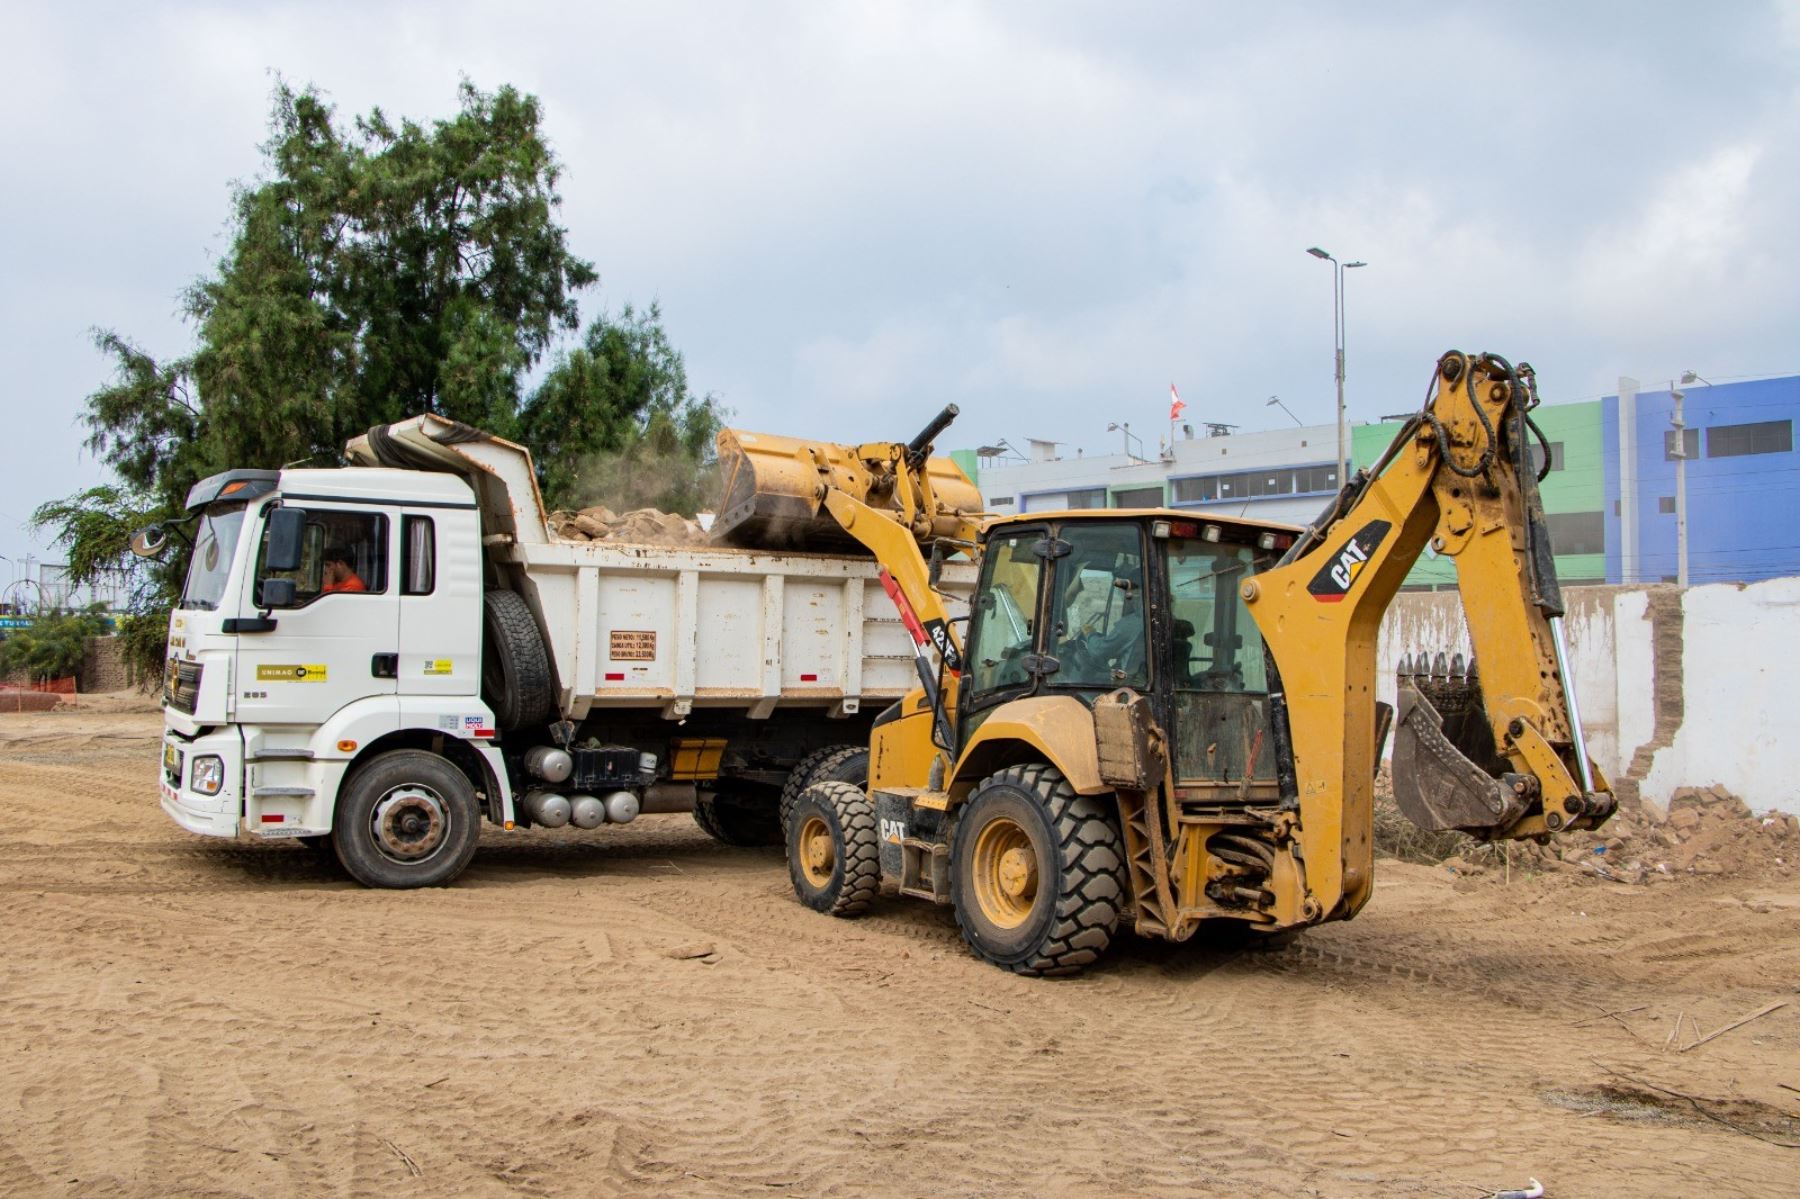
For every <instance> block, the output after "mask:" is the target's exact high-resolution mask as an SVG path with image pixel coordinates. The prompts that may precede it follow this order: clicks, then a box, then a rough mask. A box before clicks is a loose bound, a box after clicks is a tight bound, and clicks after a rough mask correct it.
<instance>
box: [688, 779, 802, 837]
mask: <svg viewBox="0 0 1800 1199" xmlns="http://www.w3.org/2000/svg"><path fill="white" fill-rule="evenodd" d="M694 823H695V824H697V825H699V826H700V830H701V831H702V832H704V833H705V834H706V835H707V836H709V837H711V838H712V839H713V840H715V841H718V842H720V843H722V844H725V845H735V846H738V847H740V848H743V847H748V846H759V845H780V844H781V815H780V811H779V809H778V807H777V801H776V798H775V796H774V795H773V794H770V793H769V792H768V791H765V792H763V793H761V794H758V793H755V792H745V791H702V792H700V794H699V795H697V796H695V797H694Z"/></svg>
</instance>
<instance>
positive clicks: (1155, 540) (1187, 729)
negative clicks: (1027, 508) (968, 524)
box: [959, 510, 1297, 801]
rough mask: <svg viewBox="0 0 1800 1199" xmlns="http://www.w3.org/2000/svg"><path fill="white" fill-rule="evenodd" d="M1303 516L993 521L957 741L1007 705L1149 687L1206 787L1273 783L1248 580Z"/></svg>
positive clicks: (1207, 794) (1151, 513) (1120, 515)
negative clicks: (1290, 519) (1291, 520)
mask: <svg viewBox="0 0 1800 1199" xmlns="http://www.w3.org/2000/svg"><path fill="white" fill-rule="evenodd" d="M1296 532H1297V530H1294V529H1291V528H1288V527H1286V526H1281V525H1273V524H1269V523H1265V522H1259V521H1224V520H1212V521H1209V520H1200V519H1196V518H1195V516H1194V515H1193V514H1191V513H1182V512H1173V511H1164V510H1147V511H1108V512H1097V511H1085V512H1067V513H1047V514H1044V515H1042V516H1036V515H1034V516H1026V517H1019V518H1015V519H1012V520H1006V521H1001V522H997V523H996V524H994V525H991V526H990V527H989V528H988V529H987V531H986V538H985V542H984V552H983V554H982V565H981V578H980V582H979V583H978V585H977V587H976V601H975V605H974V611H973V614H972V617H971V626H970V630H969V638H968V647H969V648H968V653H967V655H966V656H967V659H968V668H967V674H966V678H965V682H964V691H963V696H962V702H961V705H960V708H961V711H960V720H961V728H960V729H959V740H960V741H961V742H962V743H965V744H966V743H967V741H968V739H969V737H971V736H972V735H973V734H974V732H975V731H976V730H977V729H978V728H980V726H981V724H982V723H983V722H984V721H986V720H987V719H989V718H990V717H991V716H992V715H993V713H994V712H996V711H997V710H999V709H1000V708H1001V707H1002V706H1003V705H1005V704H1007V703H1010V702H1012V701H1015V700H1019V699H1025V698H1029V697H1033V696H1040V695H1072V696H1074V697H1076V698H1078V699H1080V700H1081V701H1082V702H1083V703H1085V704H1088V705H1090V706H1091V705H1092V704H1093V702H1094V701H1095V700H1096V699H1097V698H1099V697H1100V696H1102V695H1105V694H1108V693H1110V692H1113V691H1117V690H1119V689H1120V688H1129V689H1130V690H1132V691H1135V692H1138V693H1139V694H1142V695H1145V696H1148V697H1149V699H1150V701H1151V705H1152V712H1153V713H1154V715H1155V718H1156V721H1157V723H1158V724H1159V725H1160V726H1161V727H1162V728H1163V729H1164V730H1166V731H1167V732H1168V733H1169V736H1170V740H1171V743H1172V744H1173V745H1174V747H1175V763H1174V766H1175V778H1176V782H1177V784H1178V787H1181V788H1182V789H1184V790H1186V791H1187V792H1189V793H1190V794H1191V795H1192V797H1193V798H1195V799H1196V800H1201V801H1204V800H1207V799H1211V798H1219V799H1221V800H1223V799H1234V800H1237V801H1243V800H1246V799H1251V798H1263V792H1264V791H1269V792H1270V793H1272V792H1273V788H1274V785H1275V763H1274V747H1273V744H1272V740H1271V738H1270V736H1269V733H1268V711H1267V709H1268V693H1269V682H1268V673H1267V667H1266V658H1265V655H1264V652H1263V643H1262V638H1261V636H1260V634H1259V633H1258V631H1257V627H1256V624H1255V622H1254V621H1253V620H1252V619H1251V617H1250V614H1249V611H1248V609H1247V608H1246V606H1245V604H1244V601H1243V598H1242V596H1241V593H1240V588H1241V586H1242V584H1243V582H1244V581H1245V580H1246V579H1248V578H1249V577H1250V576H1251V575H1253V574H1255V573H1257V572H1258V571H1261V570H1264V569H1267V568H1268V567H1270V566H1273V565H1274V563H1275V561H1276V559H1277V558H1278V557H1279V556H1280V554H1281V552H1282V551H1283V550H1285V549H1286V548H1287V546H1288V545H1291V544H1292V539H1293V537H1294V535H1295V533H1296Z"/></svg>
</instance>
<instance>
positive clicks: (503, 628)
mask: <svg viewBox="0 0 1800 1199" xmlns="http://www.w3.org/2000/svg"><path fill="white" fill-rule="evenodd" d="M481 611H482V633H483V638H482V653H481V698H482V699H483V700H485V701H486V703H487V706H488V707H490V708H492V709H493V710H494V720H495V722H496V723H498V724H499V726H500V731H501V732H512V731H513V730H514V729H521V728H525V727H527V726H529V725H536V724H544V723H547V722H548V721H549V719H550V716H551V713H552V712H553V711H554V710H555V704H556V690H555V687H554V685H553V684H552V683H551V681H550V658H549V655H548V654H546V653H545V652H544V639H543V637H542V636H540V635H539V634H538V627H537V621H535V620H533V619H532V617H531V607H530V605H528V604H526V602H525V597H524V596H522V595H520V594H519V593H518V592H516V591H489V592H487V593H486V594H485V595H483V596H482V598H481Z"/></svg>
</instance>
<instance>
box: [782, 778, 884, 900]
mask: <svg viewBox="0 0 1800 1199" xmlns="http://www.w3.org/2000/svg"><path fill="white" fill-rule="evenodd" d="M791 815H792V819H791V821H790V822H789V828H788V842H787V858H788V877H790V878H791V879H793V881H794V894H795V895H797V896H798V897H799V899H800V902H801V903H803V904H805V905H806V906H807V907H809V908H811V909H813V910H814V911H815V912H826V913H828V914H830V915H833V916H860V915H861V914H862V913H863V912H865V911H867V910H868V907H869V902H870V901H871V900H873V899H874V898H875V895H876V893H877V892H878V891H879V890H880V889H881V854H880V849H881V847H880V844H879V843H878V841H877V840H876V836H875V808H874V805H872V804H870V803H869V797H868V796H867V795H865V794H864V793H863V789H862V788H861V787H858V786H856V785H855V784H854V783H838V782H826V783H815V784H814V785H813V786H811V787H808V788H807V789H806V790H805V791H803V792H801V793H800V797H799V799H797V800H796V801H795V802H794V808H793V812H792V814H791Z"/></svg>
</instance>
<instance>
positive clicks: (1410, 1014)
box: [0, 710, 1800, 1199]
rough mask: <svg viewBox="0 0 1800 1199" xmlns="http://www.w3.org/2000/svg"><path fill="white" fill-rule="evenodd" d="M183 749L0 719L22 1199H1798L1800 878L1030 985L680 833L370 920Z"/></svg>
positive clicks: (900, 920)
mask: <svg viewBox="0 0 1800 1199" xmlns="http://www.w3.org/2000/svg"><path fill="white" fill-rule="evenodd" d="M161 727H162V726H161V720H160V718H159V717H158V715H157V714H156V713H155V712H154V711H144V712H137V713H133V712H120V713H114V712H82V711H79V710H76V711H69V712H52V713H43V714H37V715H23V716H0V903H4V905H5V910H6V918H5V919H4V920H0V995H3V996H4V1013H5V1017H4V1019H0V1061H4V1062H5V1063H6V1067H5V1069H3V1070H0V1194H4V1195H41V1194H53V1195H63V1194H69V1195H116V1196H138V1195H143V1196H160V1195H172V1194H192V1193H199V1192H204V1193H206V1194H209V1195H221V1196H224V1195H244V1196H251V1195H254V1196H285V1195H296V1196H302V1195H305V1196H310V1195H340V1194H342V1195H387V1194H400V1195H412V1194H417V1195H427V1194H429V1195H500V1196H506V1195H517V1196H537V1195H622V1196H640V1195H641V1196H646V1197H650V1196H655V1197H658V1199H662V1197H665V1196H706V1197H711V1196H719V1197H724V1196H735V1195H745V1194H750V1195H771V1196H807V1197H813V1196H818V1197H821V1199H826V1197H837V1196H863V1195H902V1196H904V1195H924V1194H931V1195H943V1196H965V1195H967V1196H977V1195H979V1196H997V1197H998V1196H1012V1195H1033V1196H1037V1195H1045V1196H1062V1195H1134V1196H1136V1195H1152V1196H1154V1195H1169V1196H1193V1195H1259V1196H1260V1195H1270V1196H1304V1197H1308V1199H1318V1197H1320V1196H1330V1197H1333V1199H1337V1197H1341V1196H1371V1197H1375V1196H1379V1197H1380V1199H1392V1197H1393V1196H1418V1197H1421V1199H1422V1197H1425V1196H1466V1197H1467V1199H1475V1197H1476V1196H1479V1195H1482V1194H1484V1193H1488V1194H1491V1193H1492V1192H1493V1190H1495V1189H1498V1188H1500V1187H1523V1186H1525V1185H1526V1180H1527V1179H1529V1178H1532V1177H1535V1178H1537V1179H1538V1180H1539V1181H1541V1182H1542V1183H1543V1184H1544V1186H1545V1190H1546V1192H1547V1194H1549V1195H1551V1196H1555V1197H1556V1199H1579V1197H1582V1196H1620V1195H1734V1196H1735V1195H1784V1196H1791V1195H1792V1194H1793V1193H1794V1177H1795V1163H1796V1161H1800V1157H1797V1156H1796V1151H1795V1150H1792V1149H1785V1148H1781V1147H1780V1146H1781V1145H1784V1144H1789V1143H1793V1142H1795V1141H1796V1140H1800V1128H1797V1127H1796V1116H1797V1115H1800V1102H1797V1101H1800V1094H1796V1092H1795V1091H1794V1090H1793V1089H1792V1088H1794V1087H1800V993H1796V991H1795V985H1796V980H1797V979H1800V884H1796V881H1795V880H1794V879H1793V878H1791V877H1786V876H1773V877H1769V878H1764V879H1757V880H1745V879H1738V878H1733V877H1731V876H1728V875H1726V876H1711V877H1708V876H1705V875H1702V874H1698V873H1696V874H1688V873H1686V871H1680V872H1678V873H1677V875H1676V877H1674V878H1672V879H1669V880H1668V881H1667V882H1665V883H1662V884H1660V885H1650V886H1621V885H1618V884H1615V883H1612V882H1609V881H1607V880H1605V879H1602V878H1599V877H1597V876H1593V875H1591V874H1589V873H1588V872H1587V871H1570V872H1552V871H1524V870H1520V869H1517V868H1515V869H1514V871H1513V873H1512V876H1511V879H1510V881H1509V880H1508V879H1507V877H1506V875H1505V873H1504V872H1503V871H1501V870H1495V869H1489V870H1486V871H1483V872H1482V873H1480V874H1478V875H1473V876H1470V875H1464V874H1459V873H1453V872H1452V871H1451V870H1449V869H1446V868H1445V867H1444V866H1443V865H1437V866H1423V865H1412V864H1407V863H1401V862H1395V861H1392V860H1383V861H1381V862H1379V863H1377V865H1376V869H1375V894H1374V897H1373V898H1372V899H1371V900H1370V902H1369V905H1368V907H1367V908H1366V909H1365V910H1364V911H1363V913H1362V914H1361V915H1360V916H1359V917H1358V918H1357V919H1355V920H1353V921H1350V922H1348V923H1338V924H1329V925H1324V926H1321V927H1319V928H1315V929H1311V930H1309V931H1308V932H1306V933H1304V934H1302V935H1300V936H1299V937H1297V938H1295V939H1294V940H1292V941H1291V942H1286V943H1283V944H1278V945H1274V946H1268V947H1266V948H1264V949H1263V950H1262V951H1261V952H1251V951H1248V950H1246V949H1244V948H1243V947H1241V946H1235V945H1234V944H1233V943H1232V942H1231V940H1230V939H1229V938H1221V937H1216V936H1214V935H1213V934H1211V933H1209V932H1204V931H1203V932H1202V933H1201V934H1200V935H1198V936H1196V937H1195V939H1194V940H1192V941H1190V942H1188V943H1187V944H1184V945H1167V944H1164V943H1162V942H1159V941H1151V940H1142V939H1139V938H1137V937H1135V936H1131V935H1128V934H1127V935H1121V936H1120V937H1119V939H1118V940H1117V941H1116V942H1115V944H1114V946H1113V948H1112V951H1111V953H1110V954H1109V955H1108V957H1107V958H1106V959H1105V960H1104V961H1103V962H1102V963H1100V965H1099V966H1097V967H1096V968H1095V969H1093V970H1092V971H1090V972H1089V973H1088V974H1085V975H1083V976H1082V977H1080V978H1075V979H1068V980H1033V979H1025V978H1019V977H1016V976H1014V975H1011V974H1007V973H1005V972H1004V971H1000V970H996V969H994V968H993V967H992V966H988V965H984V964H983V963H981V962H979V961H976V960H975V959H974V958H973V957H971V956H970V955H969V954H968V952H967V950H966V949H965V948H964V947H963V944H962V941H961V939H960V937H959V936H958V933H957V929H956V921H955V919H954V917H953V916H952V914H951V913H950V912H949V911H948V910H947V909H944V908H939V907H935V906H933V905H931V904H928V903H921V902H918V901H913V900H900V899H897V898H886V897H884V898H882V899H880V900H878V901H877V902H876V903H875V904H874V905H873V906H872V908H871V909H870V911H869V912H868V913H867V914H866V915H865V916H863V917H861V918H859V919H855V920H836V919H832V918H831V917H828V916H823V915H820V914H819V913H817V912H813V911H811V910H810V909H807V908H804V907H802V906H801V905H800V904H799V903H797V902H795V900H794V898H793V895H792V892H791V889H790V887H789V883H788V875H787V869H786V866H785V864H784V862H783V860H782V857H781V854H780V852H779V851H776V850H754V849H729V848H726V847H724V846H722V845H720V844H718V843H717V842H715V841H713V840H711V839H710V838H708V837H707V836H706V835H705V834H704V833H702V832H701V831H700V830H699V829H698V828H696V827H695V825H694V823H693V821H692V820H691V819H689V818H688V817H685V816H643V817H640V818H639V819H638V820H637V821H635V822H633V823H631V824H628V825H624V826H622V827H620V826H608V827H606V828H602V829H595V830H593V831H592V832H581V831H579V830H576V829H572V828H565V829H558V830H555V831H553V832H549V833H545V832H543V831H541V830H536V831H530V832H512V833H506V832H501V831H499V830H495V829H485V830H483V833H482V838H481V845H480V848H479V849H478V850H477V852H476V854H475V859H474V861H473V863H472V864H471V865H470V867H469V870H468V872H467V873H466V874H465V875H464V876H463V877H462V878H461V879H460V880H459V881H458V882H457V883H456V884H455V885H454V886H450V887H444V888H435V889H428V890H424V891H407V892H397V891H387V892H382V891H367V890H363V889H362V888H360V887H357V886H356V885H355V884H354V883H352V882H351V881H350V880H349V879H348V878H346V877H345V875H344V874H343V872H342V871H341V870H340V869H339V868H337V867H336V866H335V865H333V864H332V863H331V861H330V859H329V858H328V857H326V856H324V855H320V854H317V853H315V852H313V851H312V850H310V849H308V848H306V847H304V846H300V845H293V844H284V843H279V842H277V843H266V844H263V843H253V842H234V841H215V840H209V839H205V838H201V837H195V836H192V835H190V834H188V833H185V832H182V831H181V830H180V829H178V828H176V827H175V825H174V824H172V823H171V822H170V821H169V819H168V818H167V817H166V816H165V815H164V814H163V812H162V810H161V809H160V807H159V806H158V803H157V775H158V772H159V752H158V749H159V747H158V743H159V740H160V735H161ZM1702 806H1703V807H1708V808H1711V807H1719V806H1725V805H1720V804H1713V805H1705V804H1702ZM1682 807H1683V810H1685V808H1686V807H1687V805H1683V806H1682ZM1699 819H1701V820H1702V821H1713V820H1717V819H1720V817H1718V816H1716V815H1712V814H1702V815H1701V816H1700V817H1699ZM1738 823H1739V825H1740V826H1741V825H1742V818H1741V817H1739V818H1738ZM1756 835H1757V836H1773V834H1771V833H1763V832H1761V831H1760V826H1759V829H1758V831H1757V833H1756ZM1590 856H1592V855H1591V853H1590ZM1611 856H1612V855H1611V854H1610V853H1609V854H1607V855H1603V857H1608V858H1610V857H1611ZM1783 1002H1785V1003H1786V1006H1785V1007H1776V1008H1773V1009H1771V1007H1770V1005H1773V1004H1780V1003H1783ZM1765 1009H1769V1010H1766V1014H1763V1015H1761V1016H1757V1017H1755V1018H1753V1019H1751V1020H1750V1021H1749V1022H1748V1023H1744V1024H1741V1025H1739V1026H1738V1027H1736V1028H1731V1029H1730V1030H1729V1031H1724V1032H1720V1030H1724V1029H1728V1028H1730V1026H1731V1025H1732V1024H1733V1023H1734V1022H1736V1021H1740V1020H1743V1019H1744V1018H1745V1017H1749V1016H1752V1015H1753V1014H1754V1013H1757V1012H1764V1011H1765ZM1713 1033H1720V1035H1718V1036H1715V1037H1712V1039H1710V1040H1703V1038H1705V1037H1707V1036H1709V1035H1710V1034H1713Z"/></svg>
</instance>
